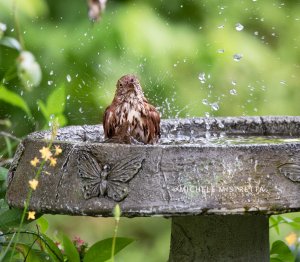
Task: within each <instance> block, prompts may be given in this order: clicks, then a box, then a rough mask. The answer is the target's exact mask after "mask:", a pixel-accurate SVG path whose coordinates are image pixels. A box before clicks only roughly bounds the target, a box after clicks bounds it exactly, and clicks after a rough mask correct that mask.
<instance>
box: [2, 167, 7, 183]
mask: <svg viewBox="0 0 300 262" xmlns="http://www.w3.org/2000/svg"><path fill="white" fill-rule="evenodd" d="M7 173H8V169H6V168H4V167H1V166H0V182H1V181H6V177H7Z"/></svg>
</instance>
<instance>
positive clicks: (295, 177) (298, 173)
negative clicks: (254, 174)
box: [278, 163, 300, 182]
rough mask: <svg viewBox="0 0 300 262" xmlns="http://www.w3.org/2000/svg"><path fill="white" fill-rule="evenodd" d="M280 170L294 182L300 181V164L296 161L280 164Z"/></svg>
mask: <svg viewBox="0 0 300 262" xmlns="http://www.w3.org/2000/svg"><path fill="white" fill-rule="evenodd" d="M278 170H279V172H280V173H281V174H283V175H284V176H285V177H287V178H288V179H290V180H292V181H293V182H300V165H298V164H294V163H286V164H283V165H280V166H279V167H278Z"/></svg>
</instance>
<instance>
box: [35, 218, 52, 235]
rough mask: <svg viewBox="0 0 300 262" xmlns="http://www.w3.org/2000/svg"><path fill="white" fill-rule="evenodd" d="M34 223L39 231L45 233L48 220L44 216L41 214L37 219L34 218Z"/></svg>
mask: <svg viewBox="0 0 300 262" xmlns="http://www.w3.org/2000/svg"><path fill="white" fill-rule="evenodd" d="M36 223H37V225H38V227H39V230H40V232H41V233H43V234H45V233H46V232H47V229H48V227H49V223H48V220H47V219H46V218H44V217H43V216H41V217H40V218H39V219H37V220H36Z"/></svg>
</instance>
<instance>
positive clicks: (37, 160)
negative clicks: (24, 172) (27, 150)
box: [30, 157, 40, 167]
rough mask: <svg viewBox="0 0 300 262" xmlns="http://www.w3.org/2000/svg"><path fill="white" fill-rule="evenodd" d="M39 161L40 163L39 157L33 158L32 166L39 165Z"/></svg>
mask: <svg viewBox="0 0 300 262" xmlns="http://www.w3.org/2000/svg"><path fill="white" fill-rule="evenodd" d="M38 163H40V160H39V159H38V158H37V157H35V158H34V159H32V160H31V161H30V164H31V165H32V166H34V167H36V165H37V164H38Z"/></svg>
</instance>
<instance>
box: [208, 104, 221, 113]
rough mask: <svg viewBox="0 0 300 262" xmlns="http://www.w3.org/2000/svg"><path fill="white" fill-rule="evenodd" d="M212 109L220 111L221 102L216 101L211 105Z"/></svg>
mask: <svg viewBox="0 0 300 262" xmlns="http://www.w3.org/2000/svg"><path fill="white" fill-rule="evenodd" d="M210 107H211V109H212V110H214V111H218V110H219V109H220V107H219V104H218V103H217V102H214V103H212V104H211V105H210Z"/></svg>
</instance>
